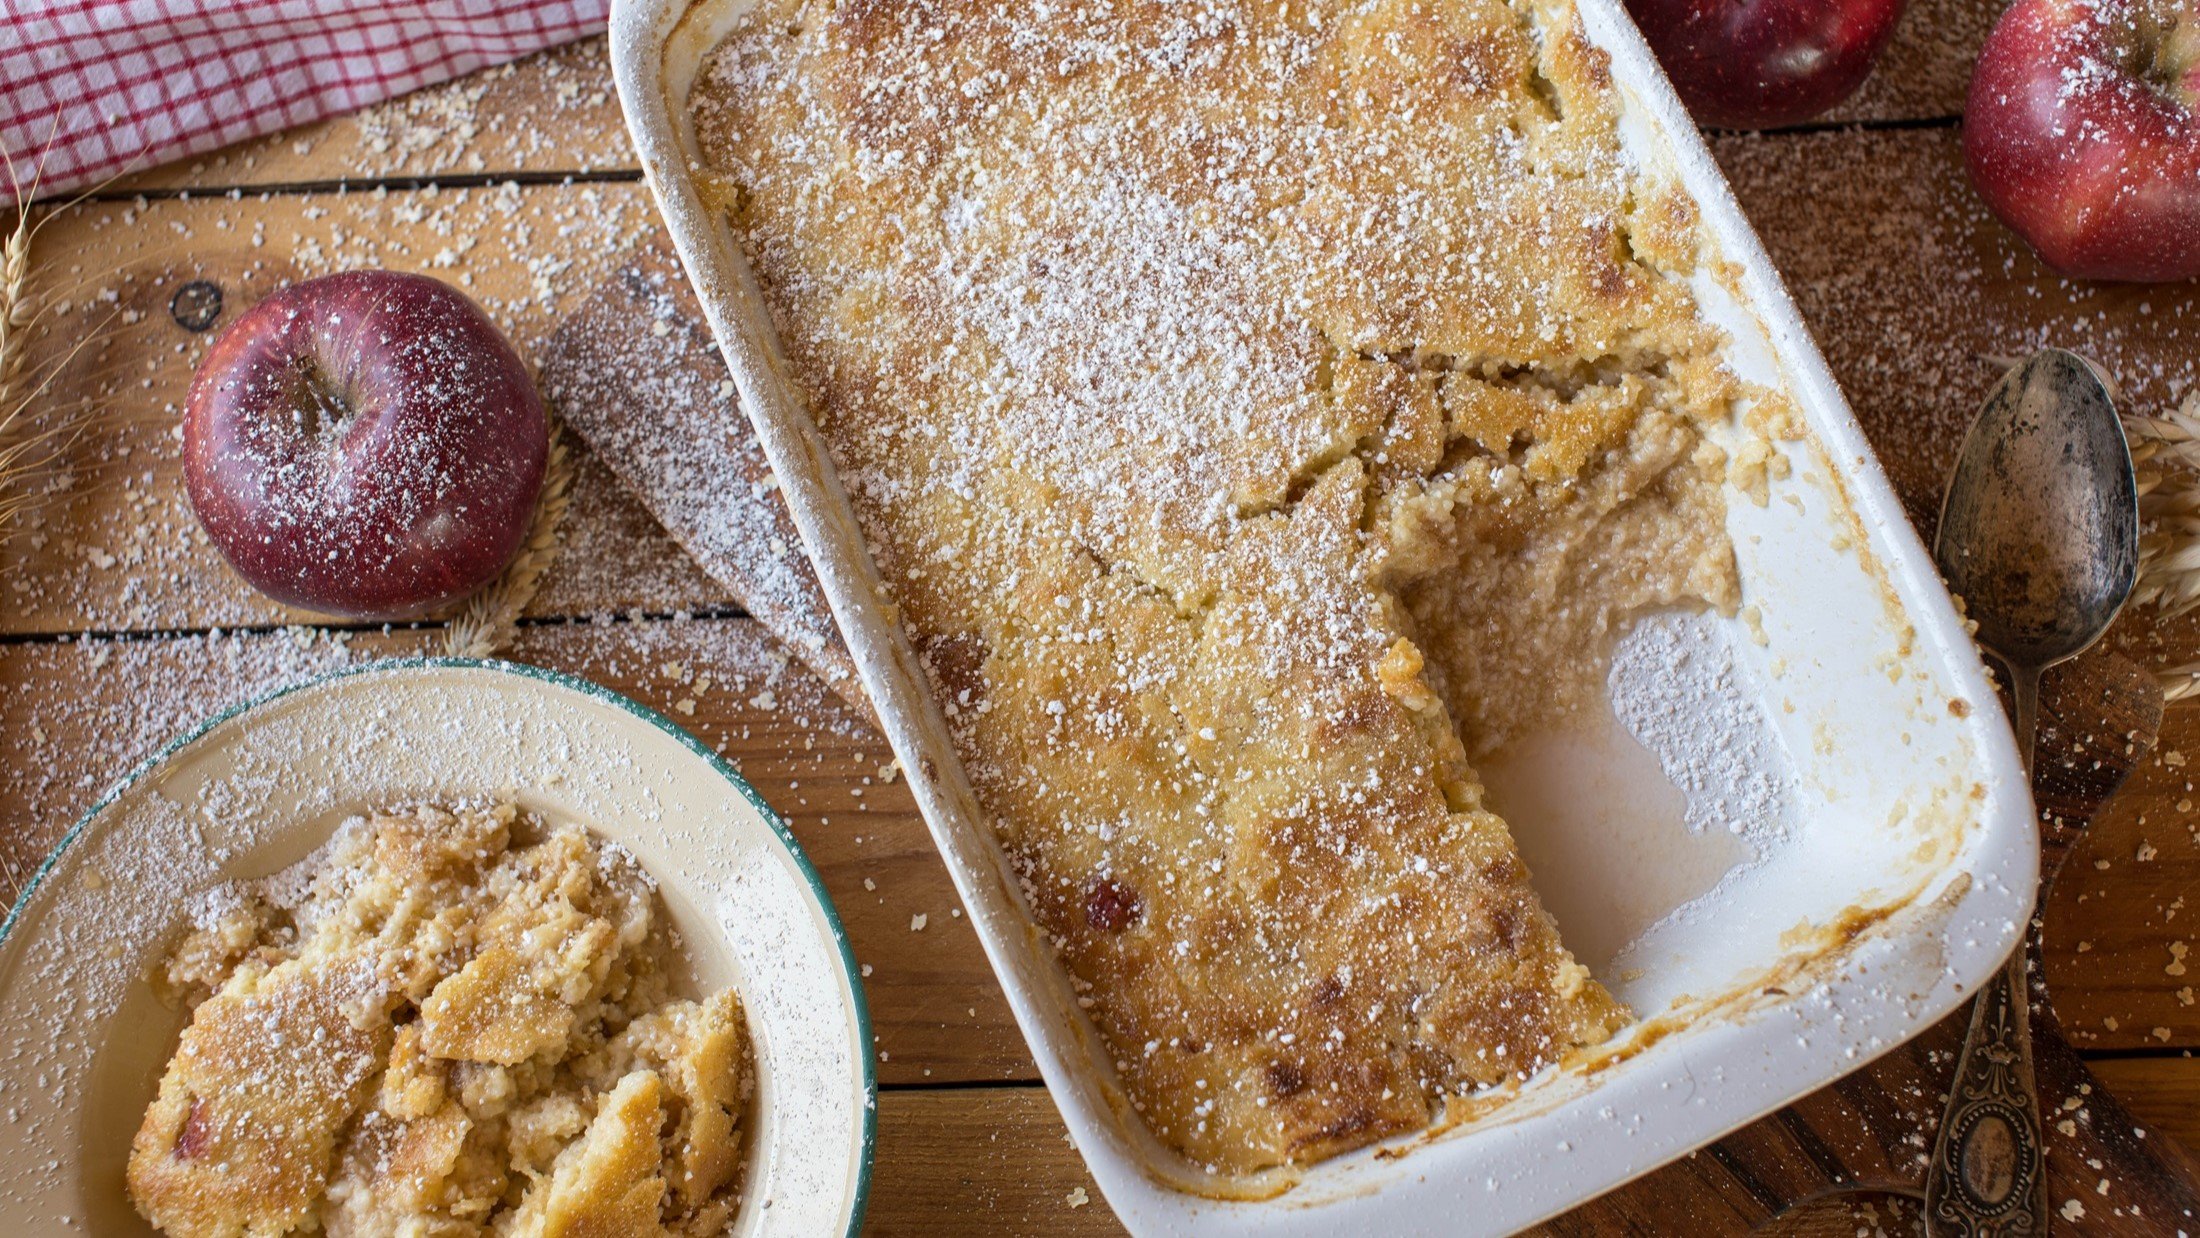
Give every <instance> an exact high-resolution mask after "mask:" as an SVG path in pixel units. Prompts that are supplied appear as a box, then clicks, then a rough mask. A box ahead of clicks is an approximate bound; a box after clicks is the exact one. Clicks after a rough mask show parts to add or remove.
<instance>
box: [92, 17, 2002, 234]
mask: <svg viewBox="0 0 2200 1238" xmlns="http://www.w3.org/2000/svg"><path fill="white" fill-rule="evenodd" d="M2000 7H2001V6H2000V5H1999V4H1997V3H1995V2H1994V0H1916V2H1915V3H1913V4H1912V5H1911V6H1910V11H1909V12H1908V13H1907V14H1906V15H1905V16H1904V17H1903V19H1902V23H1901V24H1900V25H1899V26H1897V27H1896V29H1895V33H1894V37H1893V39H1892V40H1891V41H1890V42H1889V44H1888V46H1887V51H1886V53H1885V55H1884V56H1882V57H1881V59H1880V63H1879V65H1878V67H1877V68H1876V69H1875V70H1874V71H1873V73H1872V76H1871V77H1870V78H1869V79H1867V80H1866V81H1865V83H1864V86H1863V88H1862V89H1860V90H1859V91H1858V92H1857V94H1856V96H1855V97H1854V98H1852V99H1850V100H1849V101H1848V102H1847V103H1845V104H1843V105H1841V106H1840V107H1838V108H1836V109H1834V110H1833V111H1832V112H1831V113H1829V114H1828V115H1827V116H1826V117H1825V121H1826V122H1829V123H1847V122H1872V121H1904V122H1915V121H1920V120H1930V119H1938V118H1948V117H1953V116H1956V115H1958V114H1959V113H1961V112H1962V110H1963V97H1964V93H1965V91H1966V90H1967V88H1968V86H1969V83H1970V77H1971V64H1972V62H1973V60H1975V59H1976V57H1977V54H1978V46H1979V44H1980V42H1981V41H1982V40H1983V39H1984V38H1985V36H1986V31H1987V30H1988V29H1990V28H1991V27H1992V25H1993V21H1994V18H1995V16H1996V15H1997V14H1998V13H1999V12H2000ZM637 170H638V169H637V167H636V163H635V158H634V153H633V147H632V144H631V143H630V142H629V141H628V139H627V136H626V125H625V121H624V119H623V118H622V117H621V115H620V111H619V103H618V96H617V94H616V92H615V91H614V89H613V85H612V80H611V66H610V61H609V57H608V53H607V49H606V46H605V41H604V40H603V39H601V38H594V39H586V40H583V41H581V42H578V43H573V44H570V45H568V46H566V47H562V48H557V49H554V50H551V51H548V52H544V53H541V54H539V55H535V56H530V57H528V58H527V59H525V60H521V61H518V62H516V63H514V64H510V65H503V66H499V67H497V68H493V69H485V70H483V71H481V72H479V73H474V74H469V75H468V76H466V77H463V78H459V79H457V80H456V81H453V82H447V83H445V84H443V85H440V86H431V87H428V88H427V89H424V90H419V91H415V92H413V93H412V94H410V95H406V96H403V97H402V98H399V99H393V100H391V101H389V102H387V103H383V104H380V105H377V106H375V107H371V108H368V109H366V110H365V111H362V112H357V113H353V114H351V115H347V116H340V117H333V118H331V119H329V120H325V121H321V122H319V123H317V124H312V125H304V126H301V127H299V128H297V129H291V130H286V131H284V132H282V133H278V134H272V135H270V136H267V137H262V138H253V139H249V140H247V141H244V142H239V143H237V144H235V145H233V146H229V147H225V148H223V149H222V150H219V151H215V152H213V153H211V154H207V155H200V156H196V157H194V158H189V159H183V160H179V161H176V162H174V163H170V164H166V165H163V166H161V167H158V168H153V169H150V170H148V171H145V172H141V173H138V174H135V175H133V176H129V177H125V178H123V179H121V180H119V181H117V182H116V184H115V186H114V187H113V188H114V189H116V190H123V191H128V190H175V189H194V190H210V189H211V190H224V189H230V188H234V187H237V186H244V187H247V188H257V187H261V186H269V185H295V184H301V183H307V184H313V183H321V184H325V183H328V182H335V181H352V182H360V183H372V182H376V181H387V180H413V179H418V178H432V177H446V178H450V177H477V176H483V175H495V174H498V173H510V172H523V173H527V174H529V175H532V176H550V175H557V174H562V173H573V174H582V175H602V174H605V173H626V174H631V173H634V172H636V171H637Z"/></svg>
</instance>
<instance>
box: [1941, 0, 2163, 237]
mask: <svg viewBox="0 0 2200 1238" xmlns="http://www.w3.org/2000/svg"><path fill="white" fill-rule="evenodd" d="M2196 100H2200V11H2196V9H2195V6H2194V4H2193V3H2192V0H2016V3H2015V4H2013V5H2011V6H2010V7H2009V10H2008V11H2007V12H2005V13H2003V14H2002V15H2001V21H2000V22H1999V23H1997V24H1996V25H1995V26H1994V32H1993V33H1992V34H1991V35H1988V36H1987V39H1986V47H1985V49H1984V50H1983V51H1981V52H1980V53H1979V58H1978V68H1977V69H1976V70H1975V71H1973V73H1972V74H1971V99H1970V103H1969V105H1968V107H1966V108H1965V110H1964V116H1963V154H1964V158H1965V160H1966V161H1968V162H1969V164H1970V167H1971V183H1972V184H1974V185H1976V186H1978V191H1979V194H1980V196H1982V197H1984V198H1985V199H1986V204H1987V205H1988V206H1990V207H1992V208H1993V209H1994V214H1996V215H1999V216H2000V217H2001V220H2002V222H2003V223H2006V224H2008V225H2009V226H2010V227H2011V228H2012V229H2014V230H2015V231H2016V233H2017V235H2019V236H2021V237H2023V238H2024V239H2025V240H2026V241H2028V242H2030V243H2031V245H2032V248H2033V249H2035V250H2037V251H2038V252H2039V255H2040V257H2041V258H2042V259H2044V260H2045V261H2046V262H2047V264H2048V265H2049V266H2051V267H2054V268H2055V269H2056V270H2058V271H2060V272H2062V273H2063V274H2065V275H2074V276H2079V277H2082V278H2087V279H2124V280H2171V279H2190V278H2192V277H2193V276H2196V275H2200V116H2196V115H2195V112H2194V108H2195V103H2196Z"/></svg>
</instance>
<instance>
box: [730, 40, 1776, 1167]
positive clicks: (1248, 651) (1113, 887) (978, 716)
mask: <svg viewBox="0 0 2200 1238" xmlns="http://www.w3.org/2000/svg"><path fill="white" fill-rule="evenodd" d="M692 106H693V108H694V111H695V115H696V119H697V130H698V134H699V137H700V141H701V146H702V154H703V164H702V168H701V172H700V174H701V176H702V178H703V183H704V187H705V189H706V192H708V193H709V194H710V195H712V197H713V198H714V199H715V200H717V201H719V202H720V203H722V204H723V205H724V206H725V208H726V209H727V211H728V214H729V215H730V216H731V218H732V220H733V222H734V225H735V227H736V229H737V230H738V231H739V233H740V234H741V237H742V240H743V242H744V244H745V247H746V250H747V253H748V255H749V258H750V261H751V263H752V265H753V266H754V268H755V270H756V272H757V275H758V278H759V281H760V283H761V285H762V287H763V289H764V292H765V296H766V299H767V302H768V304H769V306H770V308H771V311H772V313H773V315H774V317H775V319H776V321H777V325H778V327H779V330H780V333H781V336H782V339H783V341H784V343H785V346H786V349H787V352H788V355H789V358H790V360H791V362H792V366H793V373H794V377H795V378H796V380H797V381H798V382H799V384H800V385H801V386H802V387H804V388H805V389H806V393H807V395H808V397H809V400H810V404H811V408H812V410H813V412H814V413H815V415H816V417H817V419H818V422H819V425H820V427H821V429H822V430H823V432H824V434H825V436H826V438H827V440H828V442H829V443H830V445H831V447H832V449H833V453H834V458H835V462H836V464H837V465H838V467H839V469H840V471H841V474H842V476H843V478H844V479H845V481H846V482H847V484H848V487H849V490H850V493H851V495H852V497H853V499H854V501H855V504H856V508H857V512H858V514H859V516H860V517H861V518H862V520H863V522H864V527H865V531H866V533H867V535H868V537H869V539H870V541H871V544H872V548H873V551H874V554H875V556H876V557H877V559H878V561H879V565H880V568H881V570H882V572H883V574H884V576H885V578H886V579H887V581H888V582H889V586H890V588H891V589H892V591H893V594H894V600H895V601H896V602H898V603H899V604H900V606H901V607H902V613H903V615H904V616H905V617H906V621H907V623H908V625H909V627H910V630H911V634H912V637H913V638H914V640H915V641H916V643H917V646H918V649H919V651H920V653H921V654H922V656H923V659H924V661H925V664H926V666H927V669H928V671H929V673H930V674H931V676H932V679H933V686H934V688H935V690H936V692H937V694H938V696H939V699H940V701H941V703H942V705H943V707H944V708H945V710H946V712H947V715H948V717H949V720H950V722H951V723H952V725H953V726H954V729H955V734H956V741H957V744H958V748H959V750H960V753H961V755H962V757H963V760H964V762H965V764H966V766H967V768H968V769H969V771H970V774H971V777H972V780H973V782H974V784H975V786H976V788H977V791H978V794H979V797H980V799H981V801H982V803H983V805H984V807H985V808H986V810H987V811H988V812H989V813H990V814H991V816H992V818H993V824H994V826H995V829H996V831H997V833H998V835H999V837H1000V840H1001V842H1002V844H1003V845H1004V846H1005V847H1006V848H1007V850H1008V852H1009V854H1010V856H1011V857H1012V859H1013V860H1014V862H1015V864H1016V867H1017V870H1018V871H1019V872H1020V873H1021V874H1022V876H1023V880H1024V893H1025V895H1026V898H1027V900H1028V901H1029V903H1030V905H1031V907H1032V910H1033V912H1034V914H1035V915H1036V916H1037V918H1038V920H1039V922H1040V924H1041V925H1043V926H1044V928H1045V929H1046V931H1047V932H1048V934H1049V935H1050V937H1051V939H1052V942H1053V944H1054V946H1055V948H1056V949H1057V951H1058V952H1059V953H1060V955H1061V957H1062V959H1063V961H1064V963H1065V964H1066V966H1067V968H1068V970H1069V972H1070V974H1071V976H1072V978H1073V981H1074V983H1075V984H1076V986H1077V987H1078V990H1079V992H1080V993H1081V994H1082V995H1083V1001H1084V1003H1085V1004H1086V1006H1087V1007H1088V1009H1089V1010H1090V1012H1091V1014H1092V1017H1093V1019H1094V1021H1095V1022H1096V1023H1097V1025H1098V1026H1099V1028H1100V1030H1101V1032H1102V1033H1103V1035H1104V1037H1105V1039H1106V1042H1107V1044H1108V1045H1109V1046H1110V1048H1111V1049H1112V1051H1113V1053H1114V1056H1115V1059H1116V1066H1117V1070H1118V1073H1119V1075H1120V1077H1121V1079H1122V1081H1123V1084H1124V1087H1125V1089H1126V1090H1127V1092H1128V1094H1129V1097H1130V1100H1131V1103H1132V1105H1133V1107H1134V1108H1135V1109H1136V1110H1137V1111H1138V1112H1139V1113H1140V1114H1141V1115H1142V1116H1143V1117H1144V1119H1145V1121H1146V1122H1147V1123H1148V1124H1149V1125H1150V1126H1151V1128H1152V1129H1153V1131H1154V1132H1155V1134H1156V1135H1157V1136H1159V1137H1160V1139H1161V1140H1162V1141H1163V1142H1165V1143H1167V1144H1168V1145H1170V1146H1172V1147H1174V1148H1177V1149H1180V1150H1181V1151H1183V1152H1184V1153H1185V1154H1186V1155H1187V1156H1189V1157H1190V1158H1192V1159H1193V1160H1194V1161H1195V1162H1196V1163H1198V1164H1201V1165H1204V1166H1207V1167H1209V1168H1211V1169H1214V1170H1218V1171H1223V1172H1240V1171H1247V1170H1254V1169H1258V1168H1261V1167H1264V1166H1269V1165H1275V1164H1279V1163H1285V1162H1294V1161H1297V1162H1303V1161H1308V1160H1313V1159H1316V1158H1319V1157H1323V1156H1327V1155H1331V1154H1333V1153H1336V1152H1339V1151H1342V1150H1346V1149H1350V1148H1354V1147H1358V1146H1361V1145H1364V1144H1366V1143H1369V1142H1371V1141H1374V1140H1376V1139H1380V1138H1383V1137H1385V1136H1388V1135H1392V1134H1396V1133H1399V1132H1403V1131H1408V1130H1412V1129H1415V1128H1418V1127H1420V1126H1422V1125H1425V1124H1426V1123H1427V1122H1428V1121H1429V1120H1430V1117H1431V1115H1432V1112H1433V1110H1434V1109H1435V1107H1437V1106H1438V1105H1440V1104H1441V1102H1442V1099H1443V1097H1445V1096H1447V1095H1452V1094H1457V1093H1460V1092H1464V1091H1468V1090H1472V1089H1476V1088H1479V1087H1483V1086H1486V1085H1489V1084H1493V1083H1496V1082H1500V1081H1503V1080H1508V1079H1512V1078H1515V1077H1518V1076H1521V1075H1523V1074H1526V1073H1530V1072H1533V1071H1536V1070H1538V1069H1540V1068H1542V1067H1544V1066H1546V1065H1548V1064H1549V1063H1551V1062H1553V1061H1555V1060H1556V1059H1557V1058H1558V1057H1559V1056H1561V1055H1562V1054H1564V1053H1565V1052H1566V1051H1568V1050H1569V1049H1571V1048H1574V1047H1576V1046H1580V1045H1585V1044H1591V1043H1595V1042H1597V1041H1600V1040H1602V1039H1604V1038H1605V1037H1607V1036H1608V1035H1609V1034H1610V1033H1611V1032H1612V1031H1613V1030H1614V1029H1615V1028H1617V1027H1618V1026H1620V1025H1621V1024H1622V1023H1623V1022H1624V1020H1625V1012H1624V1011H1623V1009H1622V1008H1621V1007H1620V1006H1619V1005H1618V1003H1617V1002H1615V1001H1614V1000H1613V999H1612V997H1611V996H1610V995H1609V994H1608V993H1607V992H1606V991H1605V990H1604V989H1603V988H1602V987H1601V986H1599V985H1598V984H1597V983H1596V982H1595V981H1593V980H1592V979H1590V978H1589V976H1588V973H1587V972H1586V970H1585V969H1583V968H1582V967H1581V966H1580V965H1578V964H1577V963H1576V962H1574V960H1573V959H1572V958H1571V956H1569V955H1568V954H1567V952H1566V951H1565V949H1564V948H1563V947H1562V946H1561V945H1560V944H1559V941H1558V937H1557V933H1556V930H1555V928H1554V927H1553V925H1552V923H1551V921H1550V918H1549V917H1548V916H1547V915H1546V914H1545V913H1544V911H1543V909H1542V907H1541V905H1540V904H1539V903H1538V901H1537V899H1536V897H1535V894H1534V892H1533V891H1532V890H1531V889H1530V888H1529V885H1528V874H1527V872H1526V870H1525V868H1524V867H1523V865H1522V864H1521V863H1520V860H1519V858H1518V856H1517V854H1516V853H1515V851H1514V848H1513V846H1512V843H1511V840H1510V838H1509V837H1508V835H1507V833H1506V830H1505V827H1504V825H1503V823H1502V822H1500V821H1499V820H1498V819H1497V818H1496V817H1495V816H1494V815H1492V814H1491V813H1490V812H1488V811H1487V810H1486V809H1485V808H1484V807H1483V805H1482V792H1481V788H1480V786H1479V784H1478V782H1477V780H1476V778H1475V776H1474V774H1473V771H1472V768H1471V765H1470V749H1471V750H1472V751H1473V752H1475V753H1480V752H1483V751H1486V750H1487V749H1488V748H1490V747H1493V746H1495V745H1496V744H1498V743H1500V742H1502V740H1503V738H1504V737H1505V736H1506V735H1508V734H1510V733H1511V732H1512V731H1513V730H1514V729H1515V728H1517V727H1520V726H1526V725H1532V724H1537V723H1540V722H1542V721H1544V720H1546V719H1547V718H1548V717H1549V716H1551V715H1556V714H1560V713H1563V712H1564V711H1565V710H1566V709H1568V708H1571V707H1573V706H1574V705H1575V704H1576V703H1577V702H1578V701H1579V700H1580V699H1582V698H1583V697H1584V695H1585V693H1586V686H1587V685H1593V683H1594V682H1595V681H1596V676H1595V674H1594V671H1595V669H1596V668H1597V667H1598V666H1599V665H1601V662H1600V660H1601V658H1602V657H1603V655H1604V653H1605V651H1606V644H1607V643H1608V641H1609V638H1610V633H1611V631H1612V629H1613V627H1614V625H1615V623H1616V622H1618V621H1619V620H1620V619H1621V618H1623V617H1624V615H1625V613H1627V612H1628V611H1630V610H1632V609H1634V608H1636V607H1639V606H1642V605H1646V604H1650V603H1653V602H1664V601H1685V600H1695V601H1710V602H1713V603H1718V604H1725V603H1728V602H1730V601H1731V598H1732V592H1733V584H1732V579H1733V577H1732V562H1731V551H1730V549H1729V548H1728V547H1727V545H1726V543H1725V541H1724V537H1723V533H1722V532H1721V531H1720V524H1721V515H1722V511H1723V509H1722V506H1721V500H1720V498H1719V492H1718V489H1717V482H1716V478H1717V476H1718V474H1719V468H1718V464H1719V461H1718V460H1717V459H1716V458H1715V453H1710V452H1708V451H1707V450H1706V449H1705V448H1704V447H1703V444H1702V442H1701V438H1700V434H1699V429H1698V424H1699V421H1700V420H1701V419H1703V418H1705V417H1713V416H1721V415H1724V413H1725V411H1726V405H1727V402H1728V400H1729V399H1730V390H1729V382H1728V380H1727V379H1726V377H1725V375H1724V373H1723V371H1722V370H1721V369H1720V368H1719V367H1718V365H1717V364H1716V360H1715V348H1716V343H1717V341H1716V339H1715V337H1714V335H1713V334H1712V333H1711V332H1710V331H1709V330H1708V329H1707V328H1706V327H1704V326H1703V325H1702V324H1701V322H1700V321H1699V320H1698V318H1697V316H1696V313H1695V309H1694V306H1693V304H1692V303H1691V301H1690V299H1689V297H1688V295H1687V293H1686V291H1685V288H1684V286H1683V285H1682V284H1681V283H1680V282H1678V281H1677V280H1675V279H1673V278H1671V277H1670V275H1669V272H1668V270H1667V269H1661V268H1660V267H1658V266H1654V265H1651V262H1652V261H1653V260H1655V261H1662V262H1664V263H1665V264H1666V267H1667V268H1671V267H1673V266H1675V265H1676V264H1678V263H1680V262H1684V261H1686V260H1687V254H1686V246H1685V245H1683V244H1682V243H1681V242H1680V241H1679V240H1678V239H1677V238H1676V235H1675V234H1676V227H1675V225H1674V224H1673V223H1672V221H1673V220H1675V219H1677V218H1681V217H1682V216H1683V215H1685V208H1684V207H1683V206H1681V205H1677V204H1676V203H1675V202H1674V201H1673V200H1672V199H1671V198H1670V196H1659V197H1656V198H1655V199H1654V201H1653V205H1652V207H1650V208H1646V209H1652V210H1654V212H1655V214H1654V217H1652V218H1649V219H1648V220H1647V223H1648V224H1650V225H1655V226H1654V227H1646V232H1645V237H1646V243H1645V246H1644V249H1645V250H1649V251H1654V252H1653V253H1652V254H1651V256H1650V257H1648V258H1646V257H1645V256H1644V254H1643V253H1641V252H1638V251H1637V250H1636V249H1635V248H1633V247H1632V244H1631V238H1632V236H1633V233H1634V229H1635V228H1636V226H1637V220H1636V213H1637V206H1636V203H1635V199H1634V191H1633V183H1634V178H1633V177H1632V176H1631V175H1630V174H1629V172H1628V171H1627V169H1626V168H1625V167H1624V166H1623V164H1622V163H1621V161H1620V159H1619V153H1618V149H1619V148H1618V142H1617V138H1616V136H1615V132H1614V127H1613V126H1614V121H1613V112H1612V109H1613V102H1612V99H1611V88H1610V82H1609V80H1608V79H1607V77H1606V76H1605V68H1604V61H1603V58H1602V56H1601V55H1600V54H1598V53H1596V52H1594V51H1593V50H1591V49H1589V48H1587V47H1586V45H1585V44H1584V43H1583V42H1582V39H1581V36H1580V34H1579V31H1578V27H1577V25H1576V22H1575V20H1574V18H1573V15H1572V14H1571V12H1570V10H1568V9H1567V8H1565V7H1564V6H1563V5H1561V4H1555V3H1553V4H1545V3H1542V2H1541V0H1522V2H1521V5H1520V7H1517V8H1516V7H1513V6H1510V5H1508V4H1506V3H1501V2H1497V0H1455V2H1446V3H1426V2H1418V0H1397V2H1390V0H1361V2H1358V3H1348V4H1344V5H1338V6H1325V7H1319V8H1316V7H1309V6H1306V5H1303V4H1277V3H1263V2H1249V3H1240V4H1231V3H1214V4H1190V5H1180V4H1160V3H1156V2H1151V0H1146V2H1140V0H1128V2H1116V3H1105V4H1103V3H1099V2H1097V0H1068V2H1061V3H1049V4H1046V5H1035V4H1030V3H1026V2H1024V0H915V2H903V0H896V2H895V3H884V2H883V0H838V2H837V3H826V2H825V0H767V2H766V3H763V4H761V5H760V6H759V7H758V8H757V9H756V10H755V11H753V12H752V13H751V14H749V15H748V16H747V17H746V18H745V19H744V20H743V23H742V24H741V25H740V26H739V27H738V28H737V29H736V30H735V31H734V32H733V33H732V34H731V35H730V36H729V37H728V38H727V40H726V41H725V43H724V44H722V45H721V47H720V48H719V49H718V50H717V51H716V52H715V53H714V55H713V58H712V60H711V62H710V63H709V65H708V66H707V67H706V69H705V72H704V75H703V77H702V79H701V80H700V82H699V84H698V86H697V89H696V92H695V95H694V99H693V104H692ZM1653 231H1654V232H1655V236H1654V237H1652V236H1651V235H1650V233H1651V232H1653ZM1538 681H1542V682H1538ZM1524 684H1533V685H1535V686H1534V687H1533V688H1532V690H1528V691H1526V693H1525V695H1523V691H1524V690H1523V685H1524Z"/></svg>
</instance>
